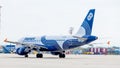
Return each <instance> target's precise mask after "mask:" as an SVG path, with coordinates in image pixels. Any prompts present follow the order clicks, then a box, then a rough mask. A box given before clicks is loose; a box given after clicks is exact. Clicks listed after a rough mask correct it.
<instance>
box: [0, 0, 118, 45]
mask: <svg viewBox="0 0 120 68" xmlns="http://www.w3.org/2000/svg"><path fill="white" fill-rule="evenodd" d="M0 5H1V6H2V9H1V27H0V40H1V41H0V43H2V42H3V39H4V38H8V39H9V40H14V41H15V40H18V39H19V38H21V37H24V36H42V35H69V33H68V31H69V27H74V32H73V34H75V33H76V31H77V30H78V28H79V27H80V25H81V23H82V22H83V19H84V17H85V16H86V14H87V13H88V11H89V9H91V8H95V9H96V12H95V18H94V26H93V32H92V35H95V36H98V37H104V38H114V40H115V42H117V43H120V0H0ZM109 40H111V39H109ZM113 42H114V41H113Z"/></svg>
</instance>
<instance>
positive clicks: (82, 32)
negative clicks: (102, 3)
mask: <svg viewBox="0 0 120 68" xmlns="http://www.w3.org/2000/svg"><path fill="white" fill-rule="evenodd" d="M94 14H95V9H90V10H89V12H88V14H87V16H86V17H85V19H84V21H83V23H82V25H81V26H80V28H79V30H78V31H77V33H76V34H75V35H72V36H41V37H24V38H22V39H21V40H20V41H18V42H13V41H8V40H7V39H5V40H4V42H8V43H13V44H16V45H21V47H19V48H17V49H16V53H17V54H18V55H23V56H25V57H28V54H29V53H30V52H31V51H32V50H35V51H37V52H38V53H37V54H36V57H37V58H43V54H42V53H41V52H42V51H50V52H51V54H52V55H59V58H65V51H66V50H69V49H72V48H76V47H79V46H82V45H85V44H88V43H90V42H92V41H95V40H96V39H98V37H96V36H93V35H91V33H92V26H93V20H94Z"/></svg>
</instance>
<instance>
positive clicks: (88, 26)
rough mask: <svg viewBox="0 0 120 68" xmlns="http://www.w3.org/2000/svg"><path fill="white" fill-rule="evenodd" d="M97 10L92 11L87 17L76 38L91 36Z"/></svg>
mask: <svg viewBox="0 0 120 68" xmlns="http://www.w3.org/2000/svg"><path fill="white" fill-rule="evenodd" d="M94 14H95V9H90V10H89V12H88V14H87V16H86V17H85V19H84V21H83V23H82V25H81V27H80V28H79V30H78V32H77V33H76V36H79V37H81V36H84V35H91V33H92V26H93V20H94Z"/></svg>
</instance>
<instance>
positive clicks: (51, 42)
mask: <svg viewBox="0 0 120 68" xmlns="http://www.w3.org/2000/svg"><path fill="white" fill-rule="evenodd" d="M41 42H42V43H43V44H44V45H45V46H46V47H47V48H48V50H50V51H57V50H61V48H60V46H59V45H58V43H57V42H56V41H55V40H46V38H45V36H43V37H41Z"/></svg>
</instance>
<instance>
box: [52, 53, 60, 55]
mask: <svg viewBox="0 0 120 68" xmlns="http://www.w3.org/2000/svg"><path fill="white" fill-rule="evenodd" d="M51 54H52V55H59V54H60V52H51Z"/></svg>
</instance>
